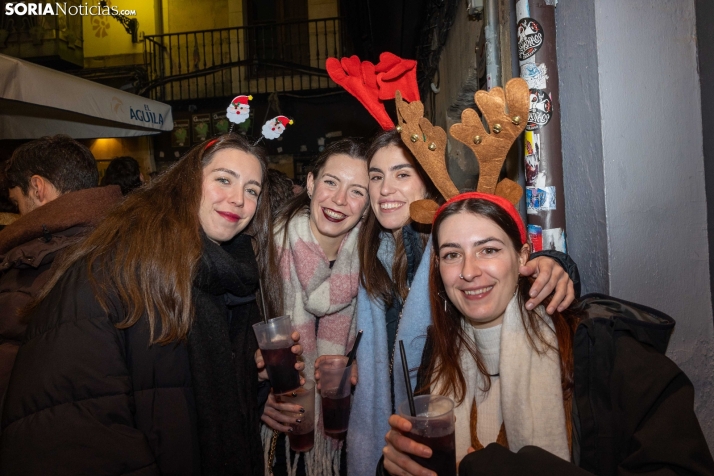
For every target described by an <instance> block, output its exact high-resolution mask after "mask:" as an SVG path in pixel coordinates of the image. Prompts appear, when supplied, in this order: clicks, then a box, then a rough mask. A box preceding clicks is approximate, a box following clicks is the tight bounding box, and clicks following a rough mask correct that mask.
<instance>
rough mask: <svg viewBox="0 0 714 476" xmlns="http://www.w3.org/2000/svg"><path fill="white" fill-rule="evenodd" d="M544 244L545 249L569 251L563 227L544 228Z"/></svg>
mask: <svg viewBox="0 0 714 476" xmlns="http://www.w3.org/2000/svg"><path fill="white" fill-rule="evenodd" d="M542 246H543V249H544V250H554V251H560V252H561V253H567V245H566V243H565V231H564V230H563V229H562V228H551V229H549V230H543V234H542Z"/></svg>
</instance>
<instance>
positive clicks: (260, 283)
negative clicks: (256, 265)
mask: <svg viewBox="0 0 714 476" xmlns="http://www.w3.org/2000/svg"><path fill="white" fill-rule="evenodd" d="M258 288H259V289H260V301H261V302H262V303H263V322H265V323H266V324H267V323H268V308H267V307H265V294H263V281H262V280H261V279H258Z"/></svg>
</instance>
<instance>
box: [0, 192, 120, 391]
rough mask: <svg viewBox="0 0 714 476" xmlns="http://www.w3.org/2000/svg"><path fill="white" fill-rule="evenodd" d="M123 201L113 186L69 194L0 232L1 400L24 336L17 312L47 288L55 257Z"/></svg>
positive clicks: (23, 328) (22, 325)
mask: <svg viewBox="0 0 714 476" xmlns="http://www.w3.org/2000/svg"><path fill="white" fill-rule="evenodd" d="M121 198H122V195H121V191H120V190H119V187H116V186H112V187H105V188H90V189H86V190H79V191H77V192H69V193H66V194H64V195H61V196H59V197H58V198H57V199H55V200H53V201H51V202H49V203H47V204H45V205H43V206H41V207H39V208H36V209H35V210H33V211H31V212H30V213H28V214H26V215H23V216H22V217H20V218H18V219H17V220H16V221H14V222H13V223H11V224H9V225H8V226H6V227H5V228H4V229H2V231H0V400H2V395H3V394H4V393H5V389H6V387H7V381H8V379H9V378H10V372H11V371H12V365H13V362H14V361H15V354H16V353H17V349H18V347H19V346H20V342H21V341H22V337H23V334H24V332H25V324H24V323H23V322H21V320H20V318H19V316H18V310H19V309H21V308H22V307H24V306H25V305H27V304H29V303H30V302H31V301H32V300H33V299H34V298H35V296H36V295H37V293H38V291H39V290H40V289H41V288H42V286H43V285H44V284H45V282H46V281H47V279H48V278H49V276H50V274H51V273H50V272H49V271H50V267H51V266H52V263H53V261H54V259H55V257H56V256H57V254H58V253H59V252H61V251H62V250H64V249H65V248H67V247H68V246H70V245H72V244H74V243H76V242H77V241H79V240H80V239H81V238H83V237H84V236H86V235H87V233H88V232H89V231H91V230H92V229H93V228H94V227H95V226H96V225H97V223H99V221H100V220H101V219H102V218H103V217H104V216H105V215H106V213H107V212H108V211H109V210H110V209H111V208H112V207H113V206H114V205H116V204H117V202H118V201H119V200H121Z"/></svg>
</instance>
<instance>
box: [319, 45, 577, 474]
mask: <svg viewBox="0 0 714 476" xmlns="http://www.w3.org/2000/svg"><path fill="white" fill-rule="evenodd" d="M380 60H381V61H380V63H378V64H377V65H372V64H371V63H370V62H368V61H363V62H361V63H360V61H359V59H358V58H357V57H355V56H353V57H351V58H343V59H342V61H341V63H340V62H338V61H337V60H335V59H331V60H328V63H327V69H328V72H329V73H330V75H331V77H332V78H333V80H335V82H337V83H338V84H340V85H342V86H343V87H345V89H347V90H348V91H349V92H350V93H352V94H354V95H355V96H356V97H357V98H358V99H359V100H360V102H361V103H362V104H363V105H365V107H366V108H367V109H368V110H369V112H370V113H371V114H372V115H373V116H374V117H375V119H377V121H378V122H379V123H380V125H381V126H382V128H383V129H385V132H382V133H380V134H378V135H377V136H376V138H375V139H374V140H373V142H372V145H371V147H370V148H369V150H368V152H367V159H368V163H369V178H370V202H371V211H370V212H369V213H368V215H367V217H366V220H365V223H364V224H363V226H362V229H361V231H360V244H359V250H360V259H361V275H360V284H361V286H360V294H359V297H358V303H357V307H358V310H357V328H358V329H362V330H364V337H363V339H362V344H361V346H360V348H359V350H358V353H357V358H358V361H359V362H360V369H361V372H360V374H361V376H360V384H359V385H358V386H357V388H356V390H355V398H354V402H353V414H355V415H360V416H359V418H352V419H351V421H350V429H349V431H348V434H347V447H348V472H349V474H367V473H368V472H370V471H372V470H373V468H374V465H375V464H376V462H377V461H378V460H379V458H380V456H381V454H382V445H381V443H380V442H381V441H382V437H383V435H384V433H385V432H386V431H387V429H388V425H387V418H388V417H389V415H390V414H391V413H392V412H393V409H394V401H395V397H394V395H395V393H396V396H397V398H396V400H399V399H401V395H403V394H404V390H403V386H399V385H397V386H396V388H395V386H394V381H395V379H396V377H395V378H393V373H392V366H393V365H394V368H395V369H397V366H398V365H399V364H398V362H400V360H398V358H397V359H395V358H394V357H395V352H394V348H395V342H396V341H397V340H399V339H403V340H404V342H405V344H406V348H407V355H408V356H409V357H411V359H410V361H412V362H415V363H416V362H418V361H419V359H420V357H421V350H422V347H423V336H424V335H425V334H426V328H427V326H428V325H429V324H430V314H429V312H428V308H429V301H428V287H427V277H428V267H427V265H426V264H424V265H423V266H420V263H421V262H422V255H423V254H426V255H427V256H428V249H427V252H426V253H424V248H425V245H426V244H427V239H428V231H429V230H428V226H427V227H418V226H415V225H414V224H413V223H412V222H411V220H410V218H409V208H410V206H411V204H413V203H416V202H418V201H420V200H422V199H425V198H428V199H436V198H437V197H439V196H440V195H441V196H443V197H449V196H451V195H454V194H456V193H458V191H457V190H456V188H455V187H454V185H453V184H452V183H451V181H450V180H448V183H449V184H450V188H437V187H435V186H434V184H439V183H441V182H442V181H443V179H444V178H445V177H447V178H448V172H447V171H446V164H445V163H444V151H445V145H446V144H445V141H446V135H445V133H444V131H443V130H441V129H440V128H435V127H433V126H432V125H431V124H429V123H428V121H427V120H426V119H423V118H422V115H423V107H422V105H421V103H420V102H419V101H418V100H419V91H418V88H417V86H416V62H414V61H412V60H403V59H401V58H399V57H396V56H395V55H392V54H391V53H383V54H382V55H381V56H380ZM395 97H396V98H397V107H398V112H399V114H400V117H401V116H404V115H405V114H406V115H408V116H409V120H410V121H411V120H413V121H414V122H413V123H412V125H413V126H414V127H416V129H417V130H415V131H411V129H409V130H408V129H407V128H405V127H406V124H404V120H402V119H400V124H399V126H398V127H397V128H396V129H395V127H394V124H393V122H392V120H391V119H390V118H389V115H388V114H387V113H386V111H385V108H384V103H383V101H385V100H389V99H392V98H395ZM402 97H404V98H405V99H407V100H409V101H411V103H410V104H406V103H405V102H403V101H402V99H401V98H402ZM402 111H404V112H403V113H402ZM527 112H528V109H527V107H526V109H525V111H522V112H521V116H522V117H526V115H527ZM412 115H414V117H412ZM420 120H421V121H422V122H421V123H419V121H420ZM424 121H426V122H424ZM418 123H419V124H418ZM420 126H422V129H423V130H422V129H420ZM522 126H523V127H525V121H523V122H522ZM521 130H522V128H521ZM432 132H434V134H437V135H439V138H438V139H437V140H436V141H435V142H434V143H433V145H432V144H431V143H425V142H424V140H423V138H422V136H423V134H424V133H426V135H427V136H429V137H431V136H432V135H433V134H432ZM414 134H417V136H418V137H417V140H412V139H413V137H412V136H413V135H414ZM516 135H517V133H516ZM403 139H404V141H403ZM511 143H512V141H511V142H509V143H508V144H507V146H508V147H510V145H511ZM437 144H438V145H437ZM432 146H433V147H432ZM508 147H506V149H505V151H504V152H503V157H505V154H506V152H507V151H508ZM422 158H423V159H422ZM435 159H436V160H435ZM502 162H503V161H501V163H500V164H499V168H498V171H500V165H501V164H502ZM427 248H428V247H427ZM375 251H376V252H375ZM563 260H567V257H565V255H563ZM566 263H567V264H566V266H568V267H571V268H573V269H574V265H571V264H570V263H568V262H567V261H566ZM522 272H523V273H524V274H527V275H531V274H534V273H537V275H538V280H537V281H536V284H535V285H534V287H533V290H534V291H536V290H539V292H536V293H534V298H533V299H532V300H531V301H532V302H531V303H529V304H531V305H533V306H535V305H536V304H539V303H540V302H541V301H542V300H543V299H544V298H545V297H546V296H548V295H549V294H550V293H551V292H552V291H553V290H554V289H555V295H554V296H553V300H552V303H551V306H550V308H549V309H550V310H551V311H554V310H555V309H556V308H557V307H560V308H565V307H567V305H568V304H569V303H570V302H571V301H572V299H573V298H574V290H573V283H572V282H571V281H570V280H569V278H568V276H567V274H566V273H565V272H564V271H563V269H562V268H561V267H559V266H557V265H556V263H555V261H553V260H551V259H549V258H547V257H545V256H543V257H540V258H535V259H534V260H533V261H532V262H530V263H528V265H527V266H524V267H523V268H522ZM576 280H577V278H576ZM410 288H411V292H410V291H409V289H410ZM396 381H397V382H400V381H401V380H398V379H397V380H396ZM350 455H355V456H354V457H350Z"/></svg>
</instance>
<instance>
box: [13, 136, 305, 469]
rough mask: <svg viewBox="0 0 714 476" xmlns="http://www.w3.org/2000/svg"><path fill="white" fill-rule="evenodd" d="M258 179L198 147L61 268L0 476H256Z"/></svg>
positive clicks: (264, 226) (32, 319) (36, 328)
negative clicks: (57, 475)
mask: <svg viewBox="0 0 714 476" xmlns="http://www.w3.org/2000/svg"><path fill="white" fill-rule="evenodd" d="M266 175H267V166H266V160H265V155H264V152H263V150H262V149H260V148H258V147H255V146H253V145H251V144H250V143H249V142H248V141H247V140H246V139H244V138H243V137H242V136H238V135H235V134H234V135H223V136H221V137H219V138H217V139H213V140H211V141H207V142H205V143H202V144H199V145H197V146H196V147H194V148H193V149H191V150H190V151H189V152H188V153H187V154H186V155H185V156H184V157H182V158H181V159H180V160H179V161H178V162H176V163H175V164H174V165H173V166H172V167H171V168H170V169H168V170H167V171H166V172H164V173H163V174H162V175H161V176H160V177H159V178H157V179H156V180H154V181H153V182H152V183H151V184H150V185H149V186H147V187H142V188H139V189H138V190H136V191H135V192H133V193H131V194H129V195H128V196H127V197H126V198H125V199H124V200H123V201H122V202H121V203H120V204H119V205H118V206H117V207H116V208H115V209H114V210H112V211H111V212H110V213H109V215H108V216H107V217H106V218H105V219H104V220H103V221H102V222H101V223H100V224H99V225H98V226H97V227H96V229H95V230H94V231H93V232H91V233H90V234H89V236H87V238H86V239H85V240H83V241H82V242H80V243H79V244H78V245H77V246H75V247H73V248H72V249H71V251H68V252H67V253H66V254H65V255H64V256H63V259H62V261H61V262H60V263H59V264H58V265H57V266H56V267H55V268H56V269H55V270H53V271H54V272H53V274H52V277H51V278H50V279H49V281H48V282H47V284H46V286H45V287H44V288H43V290H42V292H41V293H40V294H39V296H38V299H37V301H36V302H35V303H34V306H33V307H32V308H31V309H30V310H29V311H28V316H27V317H28V320H29V324H28V328H27V332H26V338H25V341H24V343H23V345H22V347H21V348H20V351H19V353H18V355H17V359H16V363H15V368H14V370H13V373H12V376H11V379H10V384H9V387H8V391H7V395H6V399H5V406H4V408H3V414H2V422H1V423H2V438H1V439H0V473H2V474H8V475H11V474H23V475H38V476H39V475H47V474H56V473H57V472H58V471H60V472H63V473H66V474H106V475H119V474H142V475H160V474H163V475H167V474H172V475H187V476H188V475H196V474H203V475H209V474H210V475H231V476H232V475H241V476H242V475H246V476H262V475H263V457H262V455H263V452H262V448H261V442H260V433H259V425H260V414H261V413H262V403H263V402H264V401H265V398H266V396H267V391H268V390H269V387H267V386H266V387H265V390H266V391H265V392H264V394H263V396H262V397H261V395H260V390H261V388H260V384H259V378H260V377H259V373H258V368H257V366H256V360H257V355H258V352H257V350H258V345H257V341H256V338H255V334H254V333H253V330H252V328H251V325H252V324H254V323H256V322H258V321H259V320H260V319H261V317H260V312H259V308H258V305H257V303H256V291H257V289H258V288H259V275H260V274H259V273H260V270H261V269H265V268H264V267H265V259H266V258H265V257H266V255H267V253H265V252H263V249H262V247H265V248H268V249H269V248H270V246H271V236H272V228H271V224H272V220H271V216H270V209H269V202H268V199H267V193H268V192H269V191H268V185H267V184H266ZM254 238H255V239H254ZM254 246H255V247H256V248H257V249H258V251H259V252H258V253H257V258H256V248H254ZM292 337H293V339H294V340H295V341H297V340H298V339H299V335H298V334H297V333H293V336H292ZM292 350H293V352H294V353H296V354H299V353H300V352H301V349H300V346H299V345H296V346H293V347H292ZM302 367H303V365H302V363H297V364H296V369H297V370H298V371H300V370H302ZM262 378H267V375H265V374H264V373H263V374H262ZM58 468H60V470H58Z"/></svg>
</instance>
